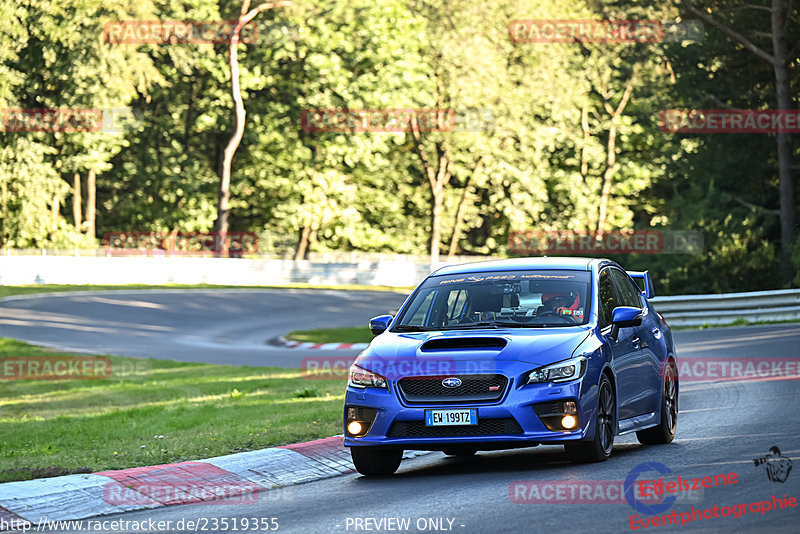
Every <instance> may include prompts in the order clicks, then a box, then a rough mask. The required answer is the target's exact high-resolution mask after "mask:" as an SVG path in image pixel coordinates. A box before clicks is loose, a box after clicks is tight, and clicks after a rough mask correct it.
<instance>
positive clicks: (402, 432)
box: [388, 417, 522, 438]
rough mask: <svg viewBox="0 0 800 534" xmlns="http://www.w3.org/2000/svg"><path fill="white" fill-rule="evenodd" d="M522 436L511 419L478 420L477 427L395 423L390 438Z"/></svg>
mask: <svg viewBox="0 0 800 534" xmlns="http://www.w3.org/2000/svg"><path fill="white" fill-rule="evenodd" d="M508 434H522V427H521V426H519V423H517V420H516V419H514V418H513V417H504V418H499V419H480V420H479V421H478V424H477V425H469V426H467V425H465V426H425V421H395V422H394V423H393V424H392V427H391V428H390V429H389V434H388V437H390V438H435V437H453V436H497V435H508Z"/></svg>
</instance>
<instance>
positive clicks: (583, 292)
mask: <svg viewBox="0 0 800 534" xmlns="http://www.w3.org/2000/svg"><path fill="white" fill-rule="evenodd" d="M634 279H637V280H639V281H640V283H641V284H642V286H643V287H644V290H640V288H639V286H638V285H637V283H636V282H635V281H634ZM652 296H653V285H652V281H651V280H650V276H649V274H648V273H647V271H645V272H642V273H638V272H637V273H626V272H625V271H624V270H623V269H622V268H621V267H620V266H619V265H618V264H616V263H615V262H613V261H610V260H605V259H583V258H523V259H513V260H502V261H492V262H482V263H472V264H467V265H459V266H450V267H444V268H442V269H439V270H438V271H436V272H434V273H433V274H431V275H430V276H428V278H427V279H426V280H425V281H424V282H422V283H421V284H420V285H419V286H418V287H417V288H416V289H415V290H414V292H413V293H412V294H411V296H410V297H409V298H408V299H407V300H406V301H405V303H403V306H402V307H401V308H400V310H399V311H398V313H397V316H396V317H392V316H391V315H384V316H380V317H375V318H374V319H372V320H371V321H370V329H371V330H372V332H373V333H374V334H376V336H377V337H376V338H375V339H374V340H373V341H372V343H371V344H370V346H369V347H368V348H367V349H366V350H365V351H364V352H363V353H361V354H360V355H359V356H358V358H357V359H356V360H355V362H354V363H353V365H352V366H351V367H350V372H349V377H348V385H347V394H346V396H345V407H344V426H345V440H344V444H345V445H346V446H348V447H350V452H351V454H352V457H353V463H354V464H355V467H356V469H357V470H358V471H359V472H360V473H362V474H364V475H387V474H391V473H394V472H395V471H396V470H397V468H398V467H399V465H400V461H401V458H402V456H403V450H404V449H417V450H440V451H444V453H445V454H448V455H459V456H460V455H470V454H474V453H475V452H476V451H478V450H496V449H506V448H514V447H530V446H536V445H539V444H547V445H554V444H562V445H564V447H565V449H566V452H567V455H568V456H569V458H570V459H571V460H572V461H575V462H596V461H603V460H605V459H607V458H608V457H609V455H610V454H611V448H612V445H613V443H614V436H616V435H618V434H625V433H628V432H636V436H637V438H638V439H639V441H640V442H641V443H646V444H649V443H669V442H671V441H672V439H673V438H674V436H675V429H676V425H677V417H678V377H677V371H676V370H677V364H676V359H675V358H676V355H675V346H674V344H673V341H672V334H671V332H670V330H669V327H668V326H667V324H666V322H664V319H663V318H662V317H661V316H660V315H659V314H658V313H656V311H655V310H654V309H653V306H652V305H651V304H650V303H649V302H648V300H647V299H648V298H649V297H652Z"/></svg>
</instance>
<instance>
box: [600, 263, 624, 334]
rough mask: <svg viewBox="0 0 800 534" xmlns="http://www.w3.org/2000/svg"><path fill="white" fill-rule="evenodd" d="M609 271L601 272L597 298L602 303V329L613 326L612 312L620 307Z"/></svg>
mask: <svg viewBox="0 0 800 534" xmlns="http://www.w3.org/2000/svg"><path fill="white" fill-rule="evenodd" d="M609 271H610V270H609V269H605V270H603V271H601V272H600V278H599V279H598V281H597V286H598V295H597V298H598V301H599V302H600V310H599V311H600V328H605V327H606V326H608V325H610V324H611V312H612V311H613V310H614V308H616V307H617V306H619V305H620V304H619V301H618V300H617V293H616V291H615V290H614V282H613V281H612V280H611V273H610V272H609Z"/></svg>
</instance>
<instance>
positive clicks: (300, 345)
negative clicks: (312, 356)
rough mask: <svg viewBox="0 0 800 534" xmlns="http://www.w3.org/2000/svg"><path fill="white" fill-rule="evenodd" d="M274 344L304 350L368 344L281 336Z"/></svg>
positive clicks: (365, 346) (364, 344) (344, 348)
mask: <svg viewBox="0 0 800 534" xmlns="http://www.w3.org/2000/svg"><path fill="white" fill-rule="evenodd" d="M276 344H278V345H281V346H283V347H285V348H287V349H305V350H364V349H366V348H367V347H368V346H369V343H311V342H308V341H306V342H301V341H290V340H288V339H286V338H285V337H283V336H281V337H279V338H278V339H277V340H276Z"/></svg>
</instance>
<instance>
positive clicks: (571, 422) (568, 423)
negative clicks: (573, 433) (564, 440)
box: [561, 415, 578, 428]
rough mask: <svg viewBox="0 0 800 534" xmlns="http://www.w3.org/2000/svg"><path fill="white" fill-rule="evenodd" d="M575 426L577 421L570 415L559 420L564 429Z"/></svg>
mask: <svg viewBox="0 0 800 534" xmlns="http://www.w3.org/2000/svg"><path fill="white" fill-rule="evenodd" d="M577 424H578V421H577V420H576V419H575V418H574V417H573V416H571V415H565V416H564V417H562V418H561V426H563V427H564V428H575V425H577Z"/></svg>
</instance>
